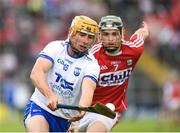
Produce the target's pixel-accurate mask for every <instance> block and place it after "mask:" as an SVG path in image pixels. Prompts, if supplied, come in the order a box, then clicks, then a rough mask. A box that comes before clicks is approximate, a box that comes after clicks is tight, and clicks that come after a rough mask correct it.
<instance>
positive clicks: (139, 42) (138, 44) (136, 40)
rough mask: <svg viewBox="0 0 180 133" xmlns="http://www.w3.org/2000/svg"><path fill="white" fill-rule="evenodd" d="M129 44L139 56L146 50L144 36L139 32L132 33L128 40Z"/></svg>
mask: <svg viewBox="0 0 180 133" xmlns="http://www.w3.org/2000/svg"><path fill="white" fill-rule="evenodd" d="M128 46H129V47H130V48H131V49H132V51H134V53H135V55H137V56H138V57H139V56H140V55H141V54H142V52H143V50H144V39H143V37H142V36H141V35H139V34H134V35H132V36H131V38H130V39H129V41H128Z"/></svg>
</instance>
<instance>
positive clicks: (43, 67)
mask: <svg viewBox="0 0 180 133" xmlns="http://www.w3.org/2000/svg"><path fill="white" fill-rule="evenodd" d="M51 67H52V62H51V61H49V60H48V59H45V58H42V57H39V58H38V59H37V61H36V63H35V64H34V67H33V69H32V72H31V75H30V78H31V80H32V82H33V84H34V85H35V86H36V87H37V88H38V90H39V91H40V92H41V93H42V94H43V95H44V96H46V97H47V98H48V103H47V106H48V107H49V108H50V109H51V110H55V109H56V107H57V103H58V98H57V97H56V95H55V94H54V93H53V91H52V90H51V89H50V88H49V85H48V82H47V79H46V73H47V71H48V70H49V69H50V68H51Z"/></svg>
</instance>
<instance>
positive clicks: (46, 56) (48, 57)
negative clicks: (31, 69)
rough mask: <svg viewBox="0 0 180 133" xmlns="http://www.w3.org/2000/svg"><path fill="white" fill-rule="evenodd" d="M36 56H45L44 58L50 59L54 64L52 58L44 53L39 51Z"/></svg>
mask: <svg viewBox="0 0 180 133" xmlns="http://www.w3.org/2000/svg"><path fill="white" fill-rule="evenodd" d="M38 57H43V58H46V59H48V60H50V61H51V62H52V64H54V60H53V58H51V57H50V56H48V55H45V54H42V53H41V54H39V55H38Z"/></svg>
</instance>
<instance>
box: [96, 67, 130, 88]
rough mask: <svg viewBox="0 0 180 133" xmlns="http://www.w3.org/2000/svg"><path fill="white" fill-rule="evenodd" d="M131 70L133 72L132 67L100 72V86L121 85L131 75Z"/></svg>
mask: <svg viewBox="0 0 180 133" xmlns="http://www.w3.org/2000/svg"><path fill="white" fill-rule="evenodd" d="M131 72H132V67H130V68H127V69H123V70H120V71H116V72H109V73H103V74H100V77H99V85H100V86H113V85H121V84H123V83H124V81H125V80H126V79H127V78H128V77H129V76H130V75H131Z"/></svg>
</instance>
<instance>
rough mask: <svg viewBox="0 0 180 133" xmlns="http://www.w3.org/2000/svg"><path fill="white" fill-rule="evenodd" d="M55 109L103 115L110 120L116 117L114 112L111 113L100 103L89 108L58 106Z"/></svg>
mask: <svg viewBox="0 0 180 133" xmlns="http://www.w3.org/2000/svg"><path fill="white" fill-rule="evenodd" d="M57 108H58V109H59V108H62V109H72V110H82V111H87V112H93V113H97V114H101V115H104V116H106V117H109V118H111V119H114V118H115V117H116V113H115V112H113V111H112V110H111V109H109V108H108V107H107V106H105V105H103V104H101V103H97V104H96V105H95V106H89V107H79V106H71V105H64V104H58V105H57Z"/></svg>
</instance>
